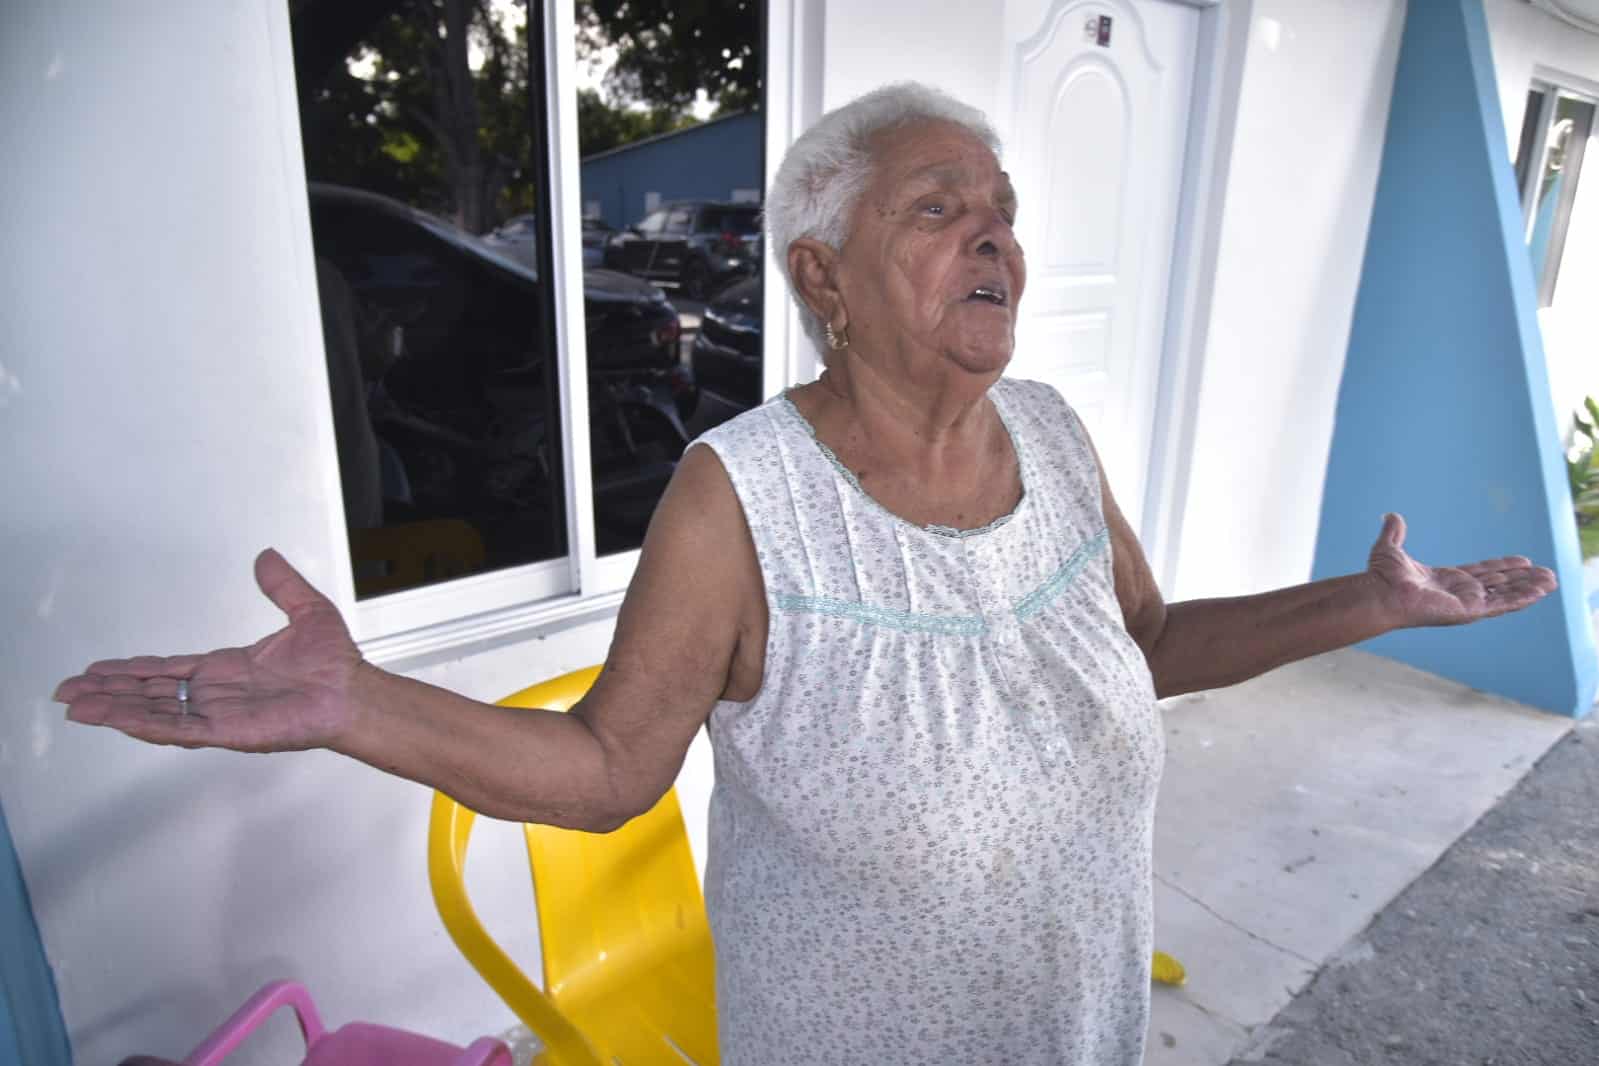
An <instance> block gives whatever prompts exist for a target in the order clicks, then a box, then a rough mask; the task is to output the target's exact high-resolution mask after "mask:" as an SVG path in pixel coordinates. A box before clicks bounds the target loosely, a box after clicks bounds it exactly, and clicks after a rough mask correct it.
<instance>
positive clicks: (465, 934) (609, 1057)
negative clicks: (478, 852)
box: [428, 666, 721, 1066]
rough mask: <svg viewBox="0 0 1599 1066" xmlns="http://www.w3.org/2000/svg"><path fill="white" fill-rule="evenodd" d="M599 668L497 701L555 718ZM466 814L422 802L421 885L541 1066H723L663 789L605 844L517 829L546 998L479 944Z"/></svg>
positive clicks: (678, 838) (499, 953) (684, 864)
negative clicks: (523, 842)
mask: <svg viewBox="0 0 1599 1066" xmlns="http://www.w3.org/2000/svg"><path fill="white" fill-rule="evenodd" d="M599 672H600V669H599V667H597V666H596V667H590V668H589V669H586V670H576V671H573V672H572V673H569V674H565V675H563V676H561V677H558V678H555V679H554V680H552V681H547V682H545V683H544V684H541V685H534V686H533V687H532V688H527V689H523V690H522V691H521V692H518V693H516V694H514V695H512V696H508V697H506V698H505V699H503V700H501V701H500V703H501V705H502V706H507V707H542V708H546V709H549V710H555V711H565V710H567V709H569V708H570V707H571V706H572V705H573V704H574V703H576V702H577V701H578V700H579V699H581V698H582V696H583V694H584V693H585V692H587V691H588V689H589V686H590V685H592V684H593V683H594V679H595V678H596V677H598V676H599ZM476 817H477V816H476V814H475V813H474V812H473V811H470V810H468V809H467V808H465V807H463V806H461V805H460V804H459V803H457V802H456V801H455V800H453V799H451V798H450V797H449V796H446V795H444V794H443V793H442V792H435V793H434V796H433V816H432V821H431V823H430V825H429V829H428V878H429V880H430V881H431V882H432V885H433V899H434V902H435V903H436V904H437V905H438V908H439V915H440V917H442V918H443V919H444V927H445V928H446V929H448V930H449V933H450V937H451V938H452V939H453V940H454V941H455V944H456V946H457V947H459V948H460V949H461V952H462V954H464V955H465V956H466V958H467V961H468V962H470V963H471V964H472V966H473V968H475V969H476V970H477V972H478V973H479V974H481V975H482V976H483V979H484V980H485V981H487V982H488V983H489V985H490V986H491V987H492V988H493V989H494V991H496V992H497V993H499V995H500V998H502V999H504V1000H505V1002H506V1004H507V1005H508V1006H510V1008H511V1010H512V1011H514V1012H515V1013H516V1016H517V1017H518V1018H520V1019H522V1021H523V1023H524V1024H526V1025H527V1027H528V1028H529V1029H531V1030H533V1033H534V1035H536V1036H537V1037H538V1038H539V1039H540V1040H541V1041H542V1042H543V1044H544V1050H543V1052H542V1053H541V1054H540V1055H539V1057H538V1058H536V1059H535V1060H534V1062H535V1063H538V1064H539V1066H654V1064H657V1063H660V1064H668V1063H669V1064H671V1066H683V1063H685V1062H688V1063H697V1064H698V1066H714V1064H718V1063H720V1061H721V1056H720V1053H719V1052H718V1050H717V1044H716V998H715V960H714V956H713V954H712V949H711V931H710V926H709V925H708V924H707V923H706V920H705V901H704V898H703V897H702V896H701V895H700V884H699V878H698V876H697V875H696V874H695V872H694V859H693V856H692V855H691V854H690V852H689V846H688V836H687V834H686V833H685V832H684V830H683V813H682V810H681V809H680V808H679V807H678V803H677V794H676V792H675V791H672V790H668V791H667V793H666V795H665V796H663V797H661V801H660V802H659V803H657V804H656V805H655V806H654V807H653V808H651V809H650V811H649V812H648V813H646V814H643V815H641V816H639V817H638V818H635V819H633V820H632V821H631V822H628V823H627V824H626V825H624V826H623V827H622V828H620V829H618V830H616V831H615V832H613V833H606V834H598V833H583V832H578V831H576V830H570V829H556V828H552V827H550V826H542V825H526V826H524V827H523V828H524V832H525V834H526V836H527V853H528V861H529V864H530V866H531V868H532V875H533V893H534V898H535V905H536V907H537V910H538V919H539V937H540V941H541V947H542V950H543V955H544V989H543V990H542V991H540V989H539V988H538V987H537V986H536V985H534V984H533V982H532V981H531V980H529V979H528V977H527V975H526V974H524V973H523V972H522V971H521V970H520V969H519V968H518V967H517V965H516V964H515V963H514V962H512V961H511V959H510V956H508V955H506V954H505V952H504V951H503V950H501V948H500V946H499V945H498V944H496V943H495V942H494V940H493V939H492V938H491V937H490V936H489V934H488V931H487V930H485V929H484V928H483V924H482V923H481V922H480V921H479V920H478V917H477V914H476V912H474V911H473V909H472V904H471V902H470V901H469V900H468V899H467V897H466V885H465V881H464V878H463V874H464V871H465V866H466V847H467V841H468V839H469V837H470V836H471V832H472V823H473V821H474V820H475V818H476Z"/></svg>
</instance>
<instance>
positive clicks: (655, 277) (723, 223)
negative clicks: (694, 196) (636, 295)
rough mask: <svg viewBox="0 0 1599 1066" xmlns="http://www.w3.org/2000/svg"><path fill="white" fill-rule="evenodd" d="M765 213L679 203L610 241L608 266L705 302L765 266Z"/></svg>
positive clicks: (741, 206) (749, 208)
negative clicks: (727, 285) (737, 280)
mask: <svg viewBox="0 0 1599 1066" xmlns="http://www.w3.org/2000/svg"><path fill="white" fill-rule="evenodd" d="M760 214H761V209H760V208H759V207H758V206H756V205H755V204H733V203H718V202H715V201H711V200H679V201H676V202H674V203H669V204H665V205H663V206H661V207H660V208H658V209H656V210H654V211H651V212H650V213H649V214H648V215H645V216H644V218H643V219H641V220H640V221H639V222H638V224H637V225H633V226H629V227H628V228H627V229H625V230H621V231H620V232H618V233H617V234H616V235H615V236H613V237H611V238H610V240H609V241H608V242H607V243H606V245H605V256H604V263H605V265H606V266H608V267H612V268H614V269H616V270H625V271H627V272H628V273H629V274H634V275H636V276H638V277H641V278H649V279H651V280H652V281H659V282H662V283H664V284H668V285H676V286H677V287H678V289H679V291H681V292H682V294H683V295H684V296H686V297H688V298H689V299H693V300H703V299H705V298H706V297H707V296H709V295H711V293H713V292H715V291H716V290H717V289H718V288H719V287H721V286H722V285H725V284H726V283H727V282H729V281H731V280H733V279H735V278H739V277H743V276H745V275H747V274H753V273H755V271H756V270H757V269H759V267H760V262H761V225H760Z"/></svg>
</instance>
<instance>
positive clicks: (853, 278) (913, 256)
mask: <svg viewBox="0 0 1599 1066" xmlns="http://www.w3.org/2000/svg"><path fill="white" fill-rule="evenodd" d="M874 157H875V164H874V166H873V168H872V175H871V178H870V181H869V183H868V185H867V187H866V189H865V190H864V192H863V194H862V196H861V199H860V202H859V203H858V204H857V205H856V208H855V217H854V225H853V226H852V227H851V229H850V231H849V235H848V237H847V238H846V239H845V242H844V247H843V248H842V249H841V250H840V256H839V262H838V286H839V292H840V294H841V297H842V299H843V302H844V308H845V310H846V312H847V315H848V320H849V321H848V327H849V336H850V339H851V344H852V345H854V346H855V347H856V348H857V349H858V350H859V351H860V352H861V353H862V354H863V355H865V356H867V357H868V358H875V357H881V356H890V357H891V358H893V357H897V358H898V359H900V360H902V361H904V362H906V363H909V364H911V365H905V366H903V367H902V369H903V370H905V371H908V372H912V373H915V372H917V371H919V370H924V369H927V366H926V359H927V357H928V356H929V354H931V355H932V356H933V357H935V358H936V359H939V360H942V361H943V362H944V364H945V365H948V364H953V365H954V366H955V367H958V368H959V369H961V370H964V371H967V372H970V373H976V374H984V375H993V376H997V375H998V374H999V372H1001V371H1002V370H1004V368H1005V364H1006V363H1008V362H1009V361H1010V357H1011V351H1012V349H1013V348H1014V347H1015V337H1016V308H1017V305H1018V303H1020V301H1021V297H1022V289H1023V287H1024V286H1025V285H1026V282H1027V267H1026V264H1025V262H1024V261H1023V257H1022V249H1021V246H1020V245H1019V244H1017V243H1016V238H1015V235H1014V234H1013V233H1012V230H1011V227H1012V225H1013V223H1014V222H1015V218H1016V194H1015V191H1014V190H1013V189H1012V188H1011V184H1010V177H1009V176H1008V175H1007V174H1006V173H1005V172H1004V171H1003V170H1001V169H1000V168H999V160H997V159H996V158H994V153H993V152H991V151H989V149H988V147H987V146H986V145H984V144H983V142H982V141H980V140H978V139H977V138H976V137H975V136H973V135H972V134H971V133H970V132H968V131H967V130H965V129H964V128H962V127H961V126H958V125H956V124H954V123H950V122H942V121H928V122H918V123H914V124H911V125H908V126H903V127H900V128H897V129H892V130H888V131H886V132H885V133H883V134H882V135H880V136H879V138H878V140H877V142H876V145H875V152H874ZM891 353H892V354H891Z"/></svg>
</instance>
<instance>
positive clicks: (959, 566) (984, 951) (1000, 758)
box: [697, 379, 1164, 1066]
mask: <svg viewBox="0 0 1599 1066" xmlns="http://www.w3.org/2000/svg"><path fill="white" fill-rule="evenodd" d="M989 396H990V398H991V399H992V400H993V402H994V404H995V406H996V408H997V409H998V411H999V414H1000V416H1001V418H1002V419H1003V421H1004V423H1005V426H1006V428H1007V430H1008V431H1009V433H1010V436H1011V440H1012V442H1013V444H1014V446H1015V449H1016V455H1017V458H1018V460H1019V462H1020V467H1021V475H1022V484H1023V497H1022V500H1021V502H1020V503H1019V504H1018V505H1017V507H1016V509H1015V510H1014V511H1013V512H1012V513H1011V514H1010V515H1008V516H1006V517H1004V518H1002V519H1000V520H999V521H997V522H994V523H992V524H991V525H989V526H985V527H983V528H981V529H976V530H965V531H958V530H953V529H947V528H943V527H926V528H924V527H918V526H915V525H913V524H911V523H909V522H906V521H905V520H903V519H900V518H898V517H896V516H894V515H893V514H890V513H889V512H888V511H886V510H884V509H883V508H882V507H881V506H879V505H878V504H877V503H876V502H875V501H873V500H872V499H871V497H870V496H868V495H867V494H866V493H865V492H864V491H863V490H862V488H861V486H860V485H859V483H858V482H856V480H855V478H854V477H853V475H852V474H851V473H850V472H849V471H848V470H847V469H846V468H844V467H843V465H842V464H841V463H839V462H838V460H837V458H836V457H835V456H833V455H832V453H831V452H830V451H828V450H827V448H826V447H825V446H824V445H822V444H821V442H820V441H818V440H817V439H816V437H815V435H814V432H813V431H812V429H811V427H810V425H809V423H807V422H806V421H805V419H804V417H803V416H802V415H801V414H800V413H799V411H798V409H797V408H796V407H795V406H794V405H793V404H792V403H791V402H790V401H789V400H787V399H786V398H778V399H776V400H773V401H771V402H769V403H766V404H764V405H763V406H761V407H758V408H756V409H754V410H752V411H748V412H745V413H744V414H742V415H740V416H738V417H737V418H735V419H733V420H732V421H730V422H727V423H725V424H723V425H722V426H719V427H717V428H716V429H714V430H712V431H710V432H709V433H707V434H705V435H704V436H703V437H701V438H700V440H699V441H698V442H697V443H700V444H704V445H707V446H709V447H710V448H712V449H713V450H714V451H715V453H716V454H717V456H718V458H720V460H721V462H722V464H723V466H724V468H725V469H726V470H727V473H728V475H729V477H730V479H731V480H732V483H733V487H734V490H735V491H736V493H737V495H738V498H739V501H740V503H741V504H742V506H743V509H744V515H745V518H746V520H747V522H748V524H749V529H750V533H751V535H752V536H753V538H754V542H755V549H756V553H757V555H758V557H759V560H760V567H761V575H762V577H763V579H764V581H765V585H766V599H767V606H768V610H769V612H770V619H771V620H770V625H769V633H768V637H767V645H766V666H765V676H764V678H763V681H762V685H761V689H760V692H759V693H758V694H757V695H756V697H755V698H754V699H753V700H751V701H749V702H747V703H736V702H731V701H723V702H721V703H719V704H717V706H716V707H715V709H714V710H713V711H712V713H711V717H710V721H709V731H710V736H711V741H712V746H713V750H714V753H715V764H716V782H715V786H714V789H713V792H712V796H711V807H710V826H709V840H710V846H709V855H708V862H707V869H706V903H707V910H708V913H709V916H710V922H711V929H712V934H713V937H714V940H715V945H716V994H717V1004H718V1014H719V1018H720V1030H721V1048H722V1061H723V1062H724V1063H725V1064H727V1066H785V1064H789V1063H794V1064H801V1063H803V1064H807V1066H809V1064H813V1063H839V1064H845V1063H863V1064H865V1063H870V1064H873V1066H892V1064H900V1063H903V1064H906V1066H910V1064H915V1066H927V1064H934V1063H936V1064H955V1063H962V1064H964V1063H1004V1064H1008V1066H1021V1064H1038V1066H1136V1064H1137V1063H1139V1062H1140V1061H1141V1060H1142V1056H1143V1047H1144V1030H1145V1027H1146V1024H1147V1019H1148V1007H1149V958H1150V950H1151V880H1150V879H1151V835H1152V828H1153V814H1154V803H1155V792H1156V787H1157V785H1158V783H1159V778H1160V770H1161V762H1162V757H1163V751H1164V744H1163V737H1162V733H1161V729H1160V722H1159V718H1158V712H1157V708H1156V706H1155V696H1154V688H1153V684H1152V682H1151V679H1150V675H1149V671H1148V668H1147V666H1146V664H1145V662H1144V658H1143V655H1142V654H1141V653H1140V651H1139V649H1138V647H1137V645H1136V644H1134V643H1133V640H1132V638H1131V637H1130V636H1129V635H1128V634H1127V631H1126V629H1125V627H1124V625H1123V622H1122V616H1121V610H1120V608H1119V607H1118V605H1117V600H1116V596H1115V593H1114V591H1113V587H1112V579H1111V558H1110V548H1109V535H1108V533H1107V530H1106V527H1105V519H1104V514H1103V510H1102V507H1101V502H1100V491H1099V475H1098V471H1097V468H1096V466H1095V463H1094V459H1093V455H1092V452H1091V451H1090V450H1089V447H1088V445H1087V438H1086V436H1085V434H1084V431H1083V429H1082V426H1081V423H1080V422H1079V421H1078V419H1077V417H1076V415H1075V414H1074V413H1073V412H1072V411H1071V409H1070V408H1069V407H1068V406H1067V404H1066V402H1065V401H1064V400H1063V399H1062V398H1061V397H1060V395H1059V394H1058V393H1057V392H1055V391H1054V390H1053V389H1051V388H1049V387H1048V386H1046V385H1042V384H1039V383H1036V382H1027V381H1020V380H1012V379H1002V380H1000V381H999V382H997V383H996V384H995V385H994V386H993V388H992V389H991V390H990V392H989Z"/></svg>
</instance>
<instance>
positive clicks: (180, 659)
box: [56, 549, 362, 751]
mask: <svg viewBox="0 0 1599 1066" xmlns="http://www.w3.org/2000/svg"><path fill="white" fill-rule="evenodd" d="M255 578H256V583H257V584H259V585H260V586H261V591H262V592H264V593H265V594H266V595H267V597H268V598H269V599H271V600H272V602H273V603H275V604H277V606H278V607H279V608H281V609H282V610H283V612H284V613H285V614H286V615H288V616H289V623H288V625H286V626H284V627H283V628H282V629H280V630H278V631H277V632H276V633H273V634H271V635H270V636H267V637H263V638H262V639H261V640H258V641H256V642H255V643H254V644H252V645H250V646H249V647H247V648H220V649H218V650H216V651H212V652H207V653H205V654H202V655H177V656H170V657H159V656H150V655H146V656H140V657H138V658H133V659H107V660H104V661H102V662H97V663H94V664H92V665H90V666H89V667H88V668H87V670H85V671H84V673H82V674H80V675H78V676H77V677H73V678H69V679H67V680H66V681H63V682H62V683H61V685H60V686H59V687H58V688H57V689H56V699H57V700H59V701H61V702H63V703H65V704H67V705H68V707H67V717H68V718H70V719H72V720H73V721H75V722H83V723H86V724H90V725H105V726H110V727H112V728H113V729H119V730H121V731H122V732H124V733H127V734H128V735H129V736H133V737H137V738H138V739H140V740H146V741H150V742H152V743H156V744H177V745H181V746H183V747H223V748H233V749H235V750H238V751H294V750H300V749H304V748H313V747H320V746H323V745H326V744H328V743H330V742H331V741H333V740H335V739H336V738H337V737H338V736H339V735H340V734H341V733H342V732H343V731H344V730H345V729H346V728H347V726H348V724H349V716H350V714H351V711H350V700H349V699H348V698H347V697H348V695H349V693H350V690H351V686H352V685H353V684H354V683H355V679H356V675H357V673H358V671H359V670H360V668H361V666H362V660H361V654H360V652H359V651H358V650H357V649H356V646H355V643H354V641H352V640H351V639H350V633H349V630H348V629H347V628H346V627H345V624H344V619H343V618H342V617H340V615H339V612H338V609H337V608H335V607H334V606H333V604H332V602H330V601H329V600H328V598H327V597H325V596H323V595H322V594H321V593H320V592H318V591H317V590H316V589H315V588H313V587H311V585H310V584H309V583H308V582H307V581H306V580H305V578H303V577H301V576H300V574H299V572H298V571H296V570H295V569H294V568H293V567H292V566H290V565H289V564H288V562H287V561H285V560H284V558H283V557H282V556H281V555H279V554H278V553H277V552H275V551H272V550H270V549H269V550H267V551H264V552H262V553H261V554H260V556H258V557H257V558H256V561H255ZM180 680H186V681H187V682H188V684H189V699H188V702H187V704H186V705H185V704H180V703H179V702H178V698H177V697H178V682H179V681H180Z"/></svg>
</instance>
